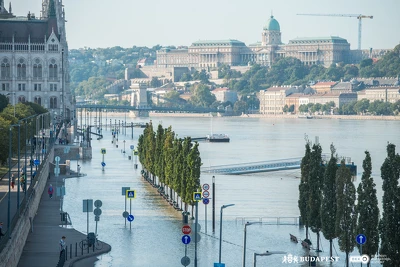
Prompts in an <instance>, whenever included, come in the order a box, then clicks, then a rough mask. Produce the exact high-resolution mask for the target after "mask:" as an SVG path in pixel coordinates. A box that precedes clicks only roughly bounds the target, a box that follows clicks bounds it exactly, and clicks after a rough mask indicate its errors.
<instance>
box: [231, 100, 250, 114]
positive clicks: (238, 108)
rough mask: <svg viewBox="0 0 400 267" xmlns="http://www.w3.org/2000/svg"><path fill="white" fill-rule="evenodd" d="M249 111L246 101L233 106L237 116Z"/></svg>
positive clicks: (237, 102)
mask: <svg viewBox="0 0 400 267" xmlns="http://www.w3.org/2000/svg"><path fill="white" fill-rule="evenodd" d="M247 109H248V106H247V103H246V102H244V101H236V102H235V104H234V105H233V111H234V112H235V113H236V114H242V113H246V111H247Z"/></svg>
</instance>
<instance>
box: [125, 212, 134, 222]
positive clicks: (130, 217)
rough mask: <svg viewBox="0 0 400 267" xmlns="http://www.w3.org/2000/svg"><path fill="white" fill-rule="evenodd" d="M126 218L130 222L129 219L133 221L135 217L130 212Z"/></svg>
mask: <svg viewBox="0 0 400 267" xmlns="http://www.w3.org/2000/svg"><path fill="white" fill-rule="evenodd" d="M127 219H128V221H130V222H131V221H133V220H134V219H135V217H133V215H132V214H130V215H129V216H128V218H127Z"/></svg>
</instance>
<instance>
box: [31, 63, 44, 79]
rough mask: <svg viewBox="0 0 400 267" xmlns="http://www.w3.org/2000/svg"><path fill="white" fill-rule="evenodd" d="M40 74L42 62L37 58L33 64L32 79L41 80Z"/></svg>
mask: <svg viewBox="0 0 400 267" xmlns="http://www.w3.org/2000/svg"><path fill="white" fill-rule="evenodd" d="M42 73H43V72H42V62H40V59H38V58H37V59H35V63H33V79H36V80H41V79H42Z"/></svg>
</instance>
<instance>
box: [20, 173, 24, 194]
mask: <svg viewBox="0 0 400 267" xmlns="http://www.w3.org/2000/svg"><path fill="white" fill-rule="evenodd" d="M19 184H20V185H21V189H22V191H24V192H25V175H22V176H21V179H19Z"/></svg>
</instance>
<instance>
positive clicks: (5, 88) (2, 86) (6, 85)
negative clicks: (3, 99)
mask: <svg viewBox="0 0 400 267" xmlns="http://www.w3.org/2000/svg"><path fill="white" fill-rule="evenodd" d="M1 90H3V91H8V90H10V84H9V83H2V84H1Z"/></svg>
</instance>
